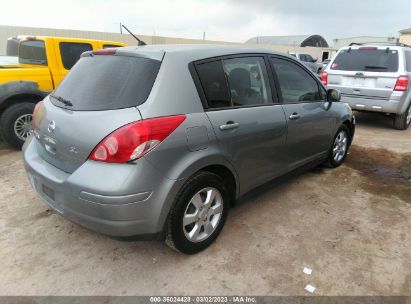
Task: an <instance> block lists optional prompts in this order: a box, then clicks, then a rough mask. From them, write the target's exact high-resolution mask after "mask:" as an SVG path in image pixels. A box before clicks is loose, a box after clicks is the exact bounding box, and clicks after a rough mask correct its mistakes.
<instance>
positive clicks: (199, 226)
mask: <svg viewBox="0 0 411 304" xmlns="http://www.w3.org/2000/svg"><path fill="white" fill-rule="evenodd" d="M222 214H223V198H222V195H221V193H220V191H218V190H217V189H216V188H213V187H207V188H203V189H201V190H200V191H198V192H197V193H196V194H195V195H194V196H193V197H192V198H191V200H190V202H189V203H188V205H187V207H186V210H185V212H184V216H183V231H184V235H185V236H186V238H187V239H188V240H189V241H191V242H202V241H204V240H205V239H207V238H208V237H209V236H210V235H211V234H213V232H214V231H215V230H216V229H217V227H218V224H219V222H220V219H221V217H222Z"/></svg>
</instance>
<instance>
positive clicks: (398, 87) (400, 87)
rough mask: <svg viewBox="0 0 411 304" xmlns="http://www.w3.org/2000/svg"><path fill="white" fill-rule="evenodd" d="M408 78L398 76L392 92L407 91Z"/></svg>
mask: <svg viewBox="0 0 411 304" xmlns="http://www.w3.org/2000/svg"><path fill="white" fill-rule="evenodd" d="M408 82H409V81H408V76H406V75H402V76H399V77H398V79H397V82H396V83H395V87H394V91H401V92H404V91H407V90H408Z"/></svg>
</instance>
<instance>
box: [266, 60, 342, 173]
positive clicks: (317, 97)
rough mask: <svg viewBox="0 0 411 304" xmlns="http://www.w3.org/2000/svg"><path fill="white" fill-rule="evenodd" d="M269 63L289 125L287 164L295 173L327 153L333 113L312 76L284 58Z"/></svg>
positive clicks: (334, 117) (334, 119) (322, 89)
mask: <svg viewBox="0 0 411 304" xmlns="http://www.w3.org/2000/svg"><path fill="white" fill-rule="evenodd" d="M271 63H272V66H273V68H274V72H275V76H276V77H275V78H276V82H277V84H278V87H279V91H280V98H281V100H282V104H283V109H284V112H285V116H286V119H287V123H288V134H287V149H286V150H287V156H288V161H287V162H288V163H289V166H290V169H294V168H295V167H298V166H300V165H303V164H304V163H307V162H309V161H311V160H314V159H316V158H320V157H322V156H325V155H326V154H327V153H328V150H329V148H330V142H331V136H332V133H333V131H334V126H335V121H336V113H335V112H334V109H333V107H332V103H329V102H327V101H326V100H325V98H326V93H325V90H324V88H323V87H322V86H321V85H320V84H319V81H318V80H316V79H315V76H314V75H312V73H310V72H308V71H306V69H305V68H303V67H302V66H301V65H299V64H298V63H295V62H294V61H291V60H289V59H287V58H283V57H272V58H271Z"/></svg>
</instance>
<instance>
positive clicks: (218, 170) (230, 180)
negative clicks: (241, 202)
mask: <svg viewBox="0 0 411 304" xmlns="http://www.w3.org/2000/svg"><path fill="white" fill-rule="evenodd" d="M200 171H205V172H210V173H213V174H216V175H218V176H220V177H221V178H222V179H223V180H224V181H226V185H227V187H228V190H229V191H230V194H231V201H230V203H231V205H232V206H234V205H235V200H236V197H237V193H238V192H237V191H238V188H239V187H238V186H237V180H236V178H235V176H234V174H233V172H232V171H231V170H230V169H229V168H228V167H226V166H224V165H221V164H219V165H210V166H207V167H204V168H202V169H200V170H199V171H197V172H200ZM197 172H196V173H197Z"/></svg>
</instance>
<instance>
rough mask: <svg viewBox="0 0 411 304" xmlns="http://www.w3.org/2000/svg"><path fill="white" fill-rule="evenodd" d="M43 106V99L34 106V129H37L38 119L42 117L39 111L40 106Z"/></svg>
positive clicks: (32, 125)
mask: <svg viewBox="0 0 411 304" xmlns="http://www.w3.org/2000/svg"><path fill="white" fill-rule="evenodd" d="M42 106H43V101H40V102H38V103H37V104H36V106H35V107H34V110H33V119H32V121H31V128H32V129H33V130H34V129H36V128H37V123H38V120H39V119H40V118H39V111H40V108H41V107H42Z"/></svg>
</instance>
